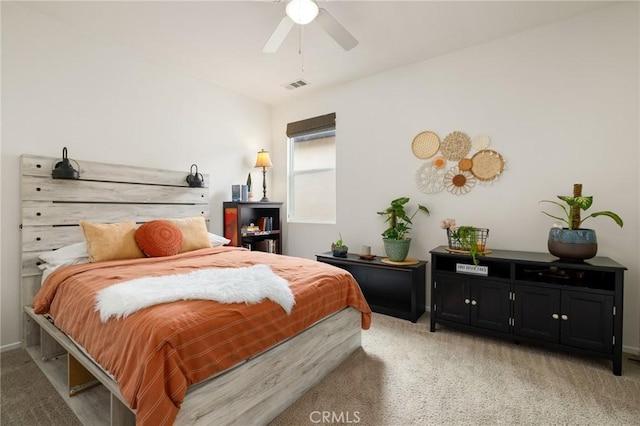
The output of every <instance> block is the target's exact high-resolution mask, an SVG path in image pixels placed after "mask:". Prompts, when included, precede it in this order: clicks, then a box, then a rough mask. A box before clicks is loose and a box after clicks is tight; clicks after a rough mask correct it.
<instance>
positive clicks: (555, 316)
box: [551, 314, 560, 319]
mask: <svg viewBox="0 0 640 426" xmlns="http://www.w3.org/2000/svg"><path fill="white" fill-rule="evenodd" d="M551 318H553V319H558V318H560V317H559V316H558V314H553V315H551Z"/></svg>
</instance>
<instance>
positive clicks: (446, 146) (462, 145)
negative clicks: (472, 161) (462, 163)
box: [440, 130, 471, 161]
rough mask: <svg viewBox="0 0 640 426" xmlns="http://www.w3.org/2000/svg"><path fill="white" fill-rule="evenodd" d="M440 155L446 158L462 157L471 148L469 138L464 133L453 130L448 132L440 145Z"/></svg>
mask: <svg viewBox="0 0 640 426" xmlns="http://www.w3.org/2000/svg"><path fill="white" fill-rule="evenodd" d="M440 149H441V150H442V155H444V157H445V158H446V159H447V160H450V161H458V160H461V159H463V158H464V157H465V156H466V155H467V154H468V153H469V150H470V149H471V139H470V138H469V136H467V134H466V133H463V132H459V131H457V130H456V131H455V132H453V133H449V134H448V135H447V136H446V137H445V138H444V141H443V142H442V144H441V145H440Z"/></svg>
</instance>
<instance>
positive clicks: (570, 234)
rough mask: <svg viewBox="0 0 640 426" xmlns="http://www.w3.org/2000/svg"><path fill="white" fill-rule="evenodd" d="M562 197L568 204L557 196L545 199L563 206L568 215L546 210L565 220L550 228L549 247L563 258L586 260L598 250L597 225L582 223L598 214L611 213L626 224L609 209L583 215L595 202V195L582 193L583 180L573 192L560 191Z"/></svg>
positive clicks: (606, 214) (610, 215) (574, 186)
mask: <svg viewBox="0 0 640 426" xmlns="http://www.w3.org/2000/svg"><path fill="white" fill-rule="evenodd" d="M557 197H558V198H559V199H560V200H562V201H564V202H565V203H566V205H564V204H562V203H560V202H558V201H553V200H542V201H540V202H541V203H550V204H555V205H556V206H559V207H560V208H561V209H562V211H563V212H564V216H554V215H552V214H550V213H547V212H545V211H543V212H542V213H544V214H546V215H547V216H549V217H552V218H554V219H558V220H560V221H562V222H563V223H565V224H566V225H567V227H563V226H562V224H557V225H554V226H553V227H552V228H551V230H550V231H549V240H548V243H547V244H548V249H549V253H551V254H552V255H554V256H557V257H559V258H561V259H569V260H584V259H590V258H592V257H593V256H595V255H596V253H597V252H598V242H597V240H596V231H594V230H593V229H587V228H581V227H580V226H581V225H582V223H583V222H584V221H585V220H587V219H589V218H591V217H598V216H607V217H610V218H611V219H613V221H614V222H615V223H616V224H617V225H618V226H620V227H621V228H622V225H623V222H622V219H621V218H620V216H618V215H617V214H615V213H613V212H611V211H608V210H605V211H599V212H594V213H591V214H590V215H589V216H587V217H585V218H581V212H582V211H586V210H588V209H589V208H590V207H591V204H593V196H591V195H589V196H583V195H582V184H580V183H576V184H574V185H573V196H569V195H558V196H557Z"/></svg>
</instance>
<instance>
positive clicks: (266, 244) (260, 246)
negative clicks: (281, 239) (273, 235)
mask: <svg viewBox="0 0 640 426" xmlns="http://www.w3.org/2000/svg"><path fill="white" fill-rule="evenodd" d="M254 245H255V249H256V250H259V251H264V252H267V253H277V252H278V241H276V240H272V239H265V240H262V241H256V242H255V243H254Z"/></svg>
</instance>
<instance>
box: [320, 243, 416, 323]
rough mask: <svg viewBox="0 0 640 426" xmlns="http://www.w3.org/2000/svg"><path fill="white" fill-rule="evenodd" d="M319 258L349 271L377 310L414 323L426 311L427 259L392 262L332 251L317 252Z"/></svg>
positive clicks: (370, 304) (371, 305)
mask: <svg viewBox="0 0 640 426" xmlns="http://www.w3.org/2000/svg"><path fill="white" fill-rule="evenodd" d="M316 259H317V260H318V262H324V263H329V264H331V265H333V266H337V267H338V268H342V269H345V270H347V271H349V272H350V273H351V275H353V277H354V278H355V279H356V281H358V284H359V285H360V289H361V290H362V294H363V295H364V298H365V299H367V303H368V304H369V306H370V307H371V310H372V311H374V312H378V313H381V314H386V315H391V316H394V317H398V318H402V319H406V320H409V321H412V322H416V321H418V318H420V317H421V316H422V314H424V312H425V300H426V291H425V290H426V270H427V268H426V264H427V262H424V261H419V262H418V263H417V264H415V265H389V264H387V263H383V262H381V261H380V258H379V257H376V258H375V259H372V260H365V259H360V257H359V256H358V255H356V254H352V253H349V254H347V257H346V258H341V257H334V256H333V255H332V254H331V252H327V253H322V254H317V255H316Z"/></svg>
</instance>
